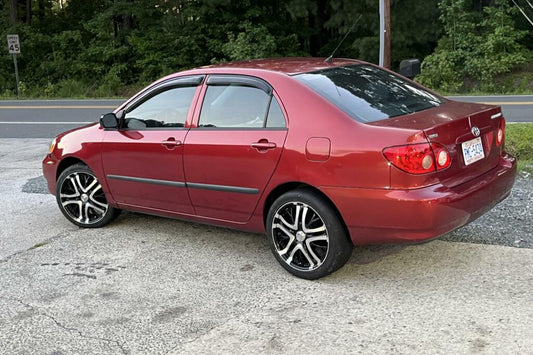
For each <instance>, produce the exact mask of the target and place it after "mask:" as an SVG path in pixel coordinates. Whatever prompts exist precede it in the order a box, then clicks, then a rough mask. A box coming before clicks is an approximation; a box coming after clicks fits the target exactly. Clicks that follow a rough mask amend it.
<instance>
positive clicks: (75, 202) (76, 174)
mask: <svg viewBox="0 0 533 355" xmlns="http://www.w3.org/2000/svg"><path fill="white" fill-rule="evenodd" d="M56 199H57V204H58V205H59V209H60V210H61V212H62V213H63V215H65V217H67V219H68V220H69V221H70V222H72V223H74V224H75V225H77V226H80V227H85V228H99V227H102V226H104V225H106V224H108V223H109V222H111V221H112V220H113V219H114V218H115V217H117V216H118V214H119V213H120V210H118V209H115V208H113V207H111V206H109V204H108V203H107V199H106V197H105V194H104V191H103V190H102V185H101V184H100V182H99V181H98V179H97V178H96V176H94V174H93V172H92V171H91V169H89V167H87V166H86V165H84V164H74V165H72V166H69V167H68V168H66V169H65V170H64V171H63V172H62V173H61V174H60V175H59V179H58V180H57V187H56Z"/></svg>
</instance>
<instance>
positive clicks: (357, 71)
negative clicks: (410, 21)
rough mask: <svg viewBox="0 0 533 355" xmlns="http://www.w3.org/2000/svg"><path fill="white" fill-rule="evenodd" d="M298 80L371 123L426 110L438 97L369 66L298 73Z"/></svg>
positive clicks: (350, 113) (343, 108)
mask: <svg viewBox="0 0 533 355" xmlns="http://www.w3.org/2000/svg"><path fill="white" fill-rule="evenodd" d="M294 77H295V78H296V79H297V80H299V81H301V82H302V83H304V84H306V85H307V86H309V87H310V88H311V89H313V90H314V91H316V92H317V93H318V94H320V95H321V96H323V97H324V98H326V99H327V100H329V101H330V102H332V103H333V104H335V105H336V106H337V107H339V108H340V109H341V110H343V111H344V112H346V113H347V114H348V115H350V116H351V117H353V118H354V119H356V120H357V121H360V122H374V121H380V120H384V119H387V118H390V117H395V116H401V115H405V114H409V113H413V112H417V111H422V110H426V109H429V108H431V107H435V106H439V105H440V104H442V103H444V100H443V99H441V98H440V97H438V96H436V95H434V94H432V93H430V92H428V91H426V90H424V89H423V88H421V87H420V86H418V85H416V84H413V83H411V82H409V81H407V80H405V79H403V78H401V77H399V76H397V75H394V74H391V73H389V72H387V71H385V70H381V69H379V68H377V67H374V66H371V65H352V66H347V67H338V68H332V69H324V70H320V71H317V72H312V73H305V74H298V75H295V76H294Z"/></svg>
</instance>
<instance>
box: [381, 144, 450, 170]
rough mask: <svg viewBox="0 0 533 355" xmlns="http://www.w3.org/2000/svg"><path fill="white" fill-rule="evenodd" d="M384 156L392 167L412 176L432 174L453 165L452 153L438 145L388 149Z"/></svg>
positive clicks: (384, 151) (415, 145)
mask: <svg viewBox="0 0 533 355" xmlns="http://www.w3.org/2000/svg"><path fill="white" fill-rule="evenodd" d="M383 155H384V156H385V158H387V160H388V161H389V162H391V164H392V165H394V166H395V167H397V168H398V169H401V170H403V171H406V172H408V173H411V174H426V173H431V172H434V171H438V170H442V169H446V168H447V167H449V166H450V164H451V159H450V153H449V152H448V151H447V150H446V148H444V147H443V146H441V145H440V144H436V143H431V144H429V143H422V144H409V145H403V146H396V147H388V148H385V149H384V150H383Z"/></svg>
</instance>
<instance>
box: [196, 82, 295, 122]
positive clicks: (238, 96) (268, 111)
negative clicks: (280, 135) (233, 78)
mask: <svg viewBox="0 0 533 355" xmlns="http://www.w3.org/2000/svg"><path fill="white" fill-rule="evenodd" d="M198 126H199V127H203V128H252V129H253V128H265V127H268V128H283V127H285V117H284V116H283V113H282V111H281V107H280V105H279V103H278V101H277V100H276V98H275V97H274V96H273V95H272V94H271V93H267V92H265V90H263V89H261V88H258V87H253V86H244V85H239V84H224V85H209V86H208V87H207V91H206V94H205V98H204V101H203V104H202V110H201V113H200V119H199V123H198Z"/></svg>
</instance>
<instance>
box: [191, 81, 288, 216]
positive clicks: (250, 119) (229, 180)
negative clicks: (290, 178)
mask: <svg viewBox="0 0 533 355" xmlns="http://www.w3.org/2000/svg"><path fill="white" fill-rule="evenodd" d="M286 135H287V128H286V120H285V117H284V115H283V113H282V109H281V106H280V104H279V101H278V100H277V99H276V97H275V96H274V94H273V90H272V88H271V87H270V86H269V85H268V84H267V83H266V82H264V81H262V80H260V79H257V78H253V77H248V76H234V75H213V76H210V77H209V78H208V79H207V81H206V86H205V95H204V97H203V102H202V106H201V112H200V114H199V118H198V122H197V125H196V127H195V128H191V130H190V131H189V133H188V135H187V138H186V140H185V146H184V149H185V150H184V166H185V173H186V180H187V187H188V189H189V195H190V198H191V202H192V205H193V206H194V208H195V211H196V214H197V215H200V216H204V217H210V218H215V219H221V220H229V221H234V222H245V221H247V220H248V219H249V218H250V217H251V214H252V212H253V210H254V209H255V207H256V205H257V202H258V201H259V198H260V196H261V193H262V192H263V189H264V188H265V186H266V185H267V183H268V181H269V180H270V177H271V176H272V173H273V171H274V169H275V168H276V165H277V163H278V160H279V158H280V155H281V152H282V149H283V144H284V142H285V137H286Z"/></svg>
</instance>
